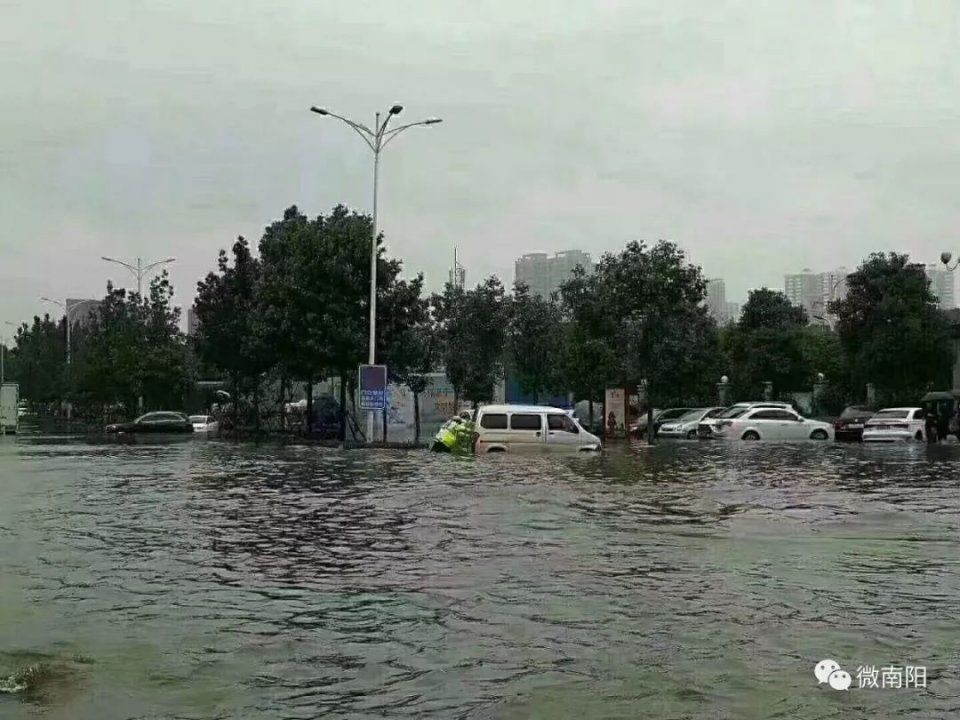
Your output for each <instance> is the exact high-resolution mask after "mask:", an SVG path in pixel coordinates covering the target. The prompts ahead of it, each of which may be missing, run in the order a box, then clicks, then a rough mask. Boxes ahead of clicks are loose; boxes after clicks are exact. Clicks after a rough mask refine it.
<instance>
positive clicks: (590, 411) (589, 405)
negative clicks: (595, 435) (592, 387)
mask: <svg viewBox="0 0 960 720" xmlns="http://www.w3.org/2000/svg"><path fill="white" fill-rule="evenodd" d="M587 417H588V418H589V422H590V427H593V400H587Z"/></svg>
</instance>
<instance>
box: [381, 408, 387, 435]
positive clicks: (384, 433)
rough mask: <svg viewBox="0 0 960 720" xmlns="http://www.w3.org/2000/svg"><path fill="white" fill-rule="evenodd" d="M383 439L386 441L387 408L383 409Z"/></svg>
mask: <svg viewBox="0 0 960 720" xmlns="http://www.w3.org/2000/svg"><path fill="white" fill-rule="evenodd" d="M382 414H383V441H384V442H386V441H387V409H386V408H384V409H383V413H382Z"/></svg>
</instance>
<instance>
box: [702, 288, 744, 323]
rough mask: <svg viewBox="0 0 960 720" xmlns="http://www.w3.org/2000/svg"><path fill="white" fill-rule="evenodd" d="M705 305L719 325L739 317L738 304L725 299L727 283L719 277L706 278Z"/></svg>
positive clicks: (734, 320)
mask: <svg viewBox="0 0 960 720" xmlns="http://www.w3.org/2000/svg"><path fill="white" fill-rule="evenodd" d="M706 305H707V312H708V313H709V314H710V317H712V318H713V319H714V320H716V321H717V323H718V324H720V325H723V324H725V323H728V322H731V321H733V322H736V320H737V318H739V317H740V304H739V303H735V302H730V301H729V300H727V285H726V283H725V282H724V281H723V280H722V279H721V278H710V279H708V280H707V298H706Z"/></svg>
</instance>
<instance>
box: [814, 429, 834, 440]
mask: <svg viewBox="0 0 960 720" xmlns="http://www.w3.org/2000/svg"><path fill="white" fill-rule="evenodd" d="M829 437H830V436H829V435H827V431H826V430H814V431H813V432H812V433H810V439H811V440H826V439H827V438H829Z"/></svg>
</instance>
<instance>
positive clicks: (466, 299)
mask: <svg viewBox="0 0 960 720" xmlns="http://www.w3.org/2000/svg"><path fill="white" fill-rule="evenodd" d="M432 306H433V313H434V319H435V321H436V323H437V332H438V338H439V343H440V348H441V349H440V357H441V359H442V361H443V364H444V366H445V368H446V373H447V377H448V378H449V379H450V382H451V384H452V385H453V387H454V389H455V391H456V392H457V394H458V395H461V396H462V397H464V398H466V399H467V400H471V401H472V402H474V403H478V402H485V401H488V400H491V399H493V387H494V384H495V383H496V381H497V379H499V378H500V377H502V376H503V354H504V348H505V345H506V326H507V321H508V317H509V308H508V302H507V298H506V294H505V293H504V289H503V285H502V284H501V283H500V281H499V280H498V279H497V278H495V277H490V278H487V279H486V280H485V281H483V282H482V283H480V284H479V285H477V287H476V288H474V289H473V290H466V291H464V290H461V289H459V288H456V287H454V286H452V285H450V284H449V283H448V284H447V286H446V288H445V289H444V292H443V293H442V294H439V295H434V296H433V299H432Z"/></svg>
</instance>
